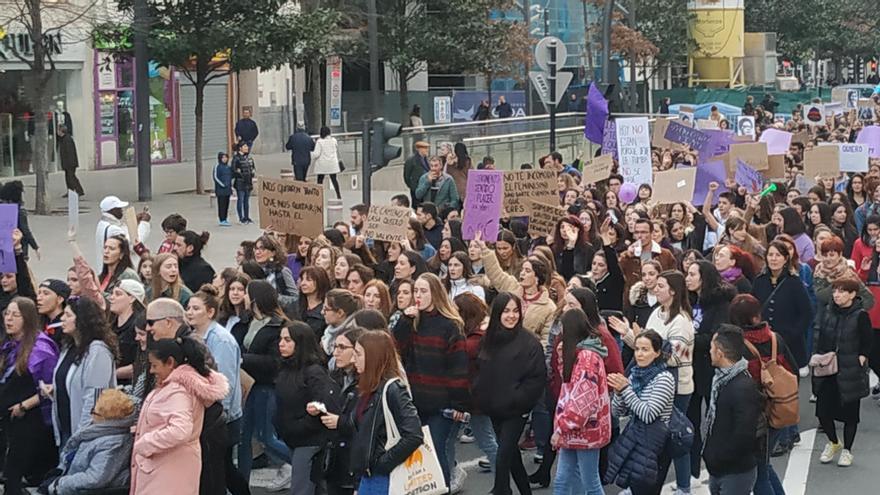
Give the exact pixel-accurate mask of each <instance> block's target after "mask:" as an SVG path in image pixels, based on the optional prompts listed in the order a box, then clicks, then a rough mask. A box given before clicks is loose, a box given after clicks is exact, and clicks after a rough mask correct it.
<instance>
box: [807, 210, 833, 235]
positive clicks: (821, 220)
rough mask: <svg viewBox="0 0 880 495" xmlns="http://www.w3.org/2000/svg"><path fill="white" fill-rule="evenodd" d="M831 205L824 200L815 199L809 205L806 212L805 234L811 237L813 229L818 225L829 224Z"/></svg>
mask: <svg viewBox="0 0 880 495" xmlns="http://www.w3.org/2000/svg"><path fill="white" fill-rule="evenodd" d="M831 213H832V210H831V205H829V204H828V203H826V202H825V201H817V202H815V203H813V204H812V205H810V210H809V213H807V234H808V235H809V236H810V237H812V236H813V230H814V229H815V228H816V227H818V226H819V225H831Z"/></svg>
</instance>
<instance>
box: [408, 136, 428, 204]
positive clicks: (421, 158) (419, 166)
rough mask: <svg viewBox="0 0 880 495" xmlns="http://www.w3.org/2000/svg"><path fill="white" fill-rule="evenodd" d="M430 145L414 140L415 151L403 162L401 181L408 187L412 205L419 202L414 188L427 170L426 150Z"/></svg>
mask: <svg viewBox="0 0 880 495" xmlns="http://www.w3.org/2000/svg"><path fill="white" fill-rule="evenodd" d="M430 148H431V146H430V145H429V144H428V143H426V142H424V141H416V144H415V153H413V155H412V156H411V157H409V158H407V159H406V161H405V162H403V181H404V182H405V183H406V187H408V188H409V195H410V198H411V199H412V205H413V207H418V206H419V202H418V201H417V200H416V189H417V188H418V187H419V179H421V178H422V176H423V175H425V173H427V172H428V170H429V169H430V166H429V165H428V150H429V149H430Z"/></svg>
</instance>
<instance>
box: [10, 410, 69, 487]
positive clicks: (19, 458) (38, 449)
mask: <svg viewBox="0 0 880 495" xmlns="http://www.w3.org/2000/svg"><path fill="white" fill-rule="evenodd" d="M5 426H6V427H7V428H6V434H7V442H8V448H9V451H8V453H7V455H6V466H5V468H4V473H3V474H5V475H6V485H5V486H4V493H8V494H10V495H12V494H15V495H19V494H20V493H22V488H23V483H22V478H23V477H27V478H28V479H30V480H36V481H37V482H39V481H42V480H43V478H44V476H45V474H46V473H47V472H48V471H49V470H50V469H52V468H53V467H55V465H56V464H57V462H58V450H57V449H56V448H55V439H54V438H53V436H52V431H51V430H50V429H49V427H48V426H46V424H45V423H43V416H42V412H41V411H40V408H36V409H32V410H30V411H28V412H27V413H25V415H24V417H22V418H19V419H12V418H10V419H8V420H7V423H6V425H5Z"/></svg>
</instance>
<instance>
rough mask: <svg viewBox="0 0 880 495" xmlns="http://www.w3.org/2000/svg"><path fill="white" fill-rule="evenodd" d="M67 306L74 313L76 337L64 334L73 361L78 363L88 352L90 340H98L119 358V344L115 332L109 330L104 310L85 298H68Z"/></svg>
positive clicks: (115, 357) (114, 357)
mask: <svg viewBox="0 0 880 495" xmlns="http://www.w3.org/2000/svg"><path fill="white" fill-rule="evenodd" d="M67 306H68V307H69V308H70V310H71V311H73V314H74V315H76V333H77V335H78V336H79V338H78V339H74V338H72V337H68V336H66V335H65V336H64V340H65V345H68V346H70V351H69V352H73V356H74V362H75V363H77V364H79V363H80V362H82V359H83V357H84V356H85V355H86V354H88V352H89V346H90V345H91V343H92V342H94V341H96V340H99V341H101V342H103V343H104V344H105V345H106V346H107V347H108V348H109V349H110V352H111V353H113V359H114V360H116V359H118V358H119V346H118V344H117V341H116V334H115V333H113V332H112V331H111V330H110V325H109V324H108V323H107V318H106V317H105V316H104V311H102V310H101V307H100V306H98V303H96V302H95V301H93V300H91V299H89V298H86V297H78V298H73V297H72V298H70V299H68V301H67Z"/></svg>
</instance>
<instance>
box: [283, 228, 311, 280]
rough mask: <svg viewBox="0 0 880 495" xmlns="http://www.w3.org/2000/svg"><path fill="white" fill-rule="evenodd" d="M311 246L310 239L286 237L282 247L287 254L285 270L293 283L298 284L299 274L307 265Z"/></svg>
mask: <svg viewBox="0 0 880 495" xmlns="http://www.w3.org/2000/svg"><path fill="white" fill-rule="evenodd" d="M311 245H312V239H311V238H310V237H307V236H304V235H300V236H295V235H286V236H285V237H284V247H285V251H286V252H287V268H288V269H289V270H290V274H291V275H292V276H293V281H294V282H295V283H297V284H299V272H300V270H302V269H303V267H304V266H306V265H308V264H309V263H308V261H309V247H310V246H311Z"/></svg>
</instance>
